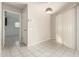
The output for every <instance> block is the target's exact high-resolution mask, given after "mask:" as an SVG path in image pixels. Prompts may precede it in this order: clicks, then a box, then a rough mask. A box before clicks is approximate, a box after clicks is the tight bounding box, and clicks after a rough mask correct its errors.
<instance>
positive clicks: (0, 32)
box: [0, 2, 2, 56]
mask: <svg viewBox="0 0 79 59" xmlns="http://www.w3.org/2000/svg"><path fill="white" fill-rule="evenodd" d="M1 41H2V3H1V2H0V56H1Z"/></svg>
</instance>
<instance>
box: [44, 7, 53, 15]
mask: <svg viewBox="0 0 79 59" xmlns="http://www.w3.org/2000/svg"><path fill="white" fill-rule="evenodd" d="M45 12H46V13H47V14H52V12H53V10H52V8H46V10H45Z"/></svg>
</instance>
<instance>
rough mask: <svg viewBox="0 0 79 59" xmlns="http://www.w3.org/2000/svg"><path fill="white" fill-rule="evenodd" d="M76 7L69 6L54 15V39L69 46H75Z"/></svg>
mask: <svg viewBox="0 0 79 59" xmlns="http://www.w3.org/2000/svg"><path fill="white" fill-rule="evenodd" d="M75 14H76V8H70V9H68V10H65V11H64V12H62V13H59V14H57V15H56V40H57V42H59V43H61V44H64V45H66V46H67V47H69V48H73V49H74V48H75V40H76V36H75V33H76V32H75V31H76V28H75V20H76V15H75Z"/></svg>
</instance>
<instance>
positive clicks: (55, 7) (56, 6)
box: [8, 2, 67, 13]
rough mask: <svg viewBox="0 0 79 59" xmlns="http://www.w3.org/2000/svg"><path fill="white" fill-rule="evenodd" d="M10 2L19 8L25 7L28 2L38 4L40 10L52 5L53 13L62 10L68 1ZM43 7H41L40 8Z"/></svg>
mask: <svg viewBox="0 0 79 59" xmlns="http://www.w3.org/2000/svg"><path fill="white" fill-rule="evenodd" d="M8 4H10V5H13V6H15V7H17V8H20V9H22V8H24V7H25V4H28V5H33V6H37V9H39V10H45V9H46V8H47V7H51V8H52V9H53V13H55V12H57V11H58V10H60V9H61V8H62V7H63V6H65V5H66V4H67V3H66V2H50V3H47V2H40V3H39V2H37V3H36V2H35V3H34V2H31V3H25V2H24V3H23V2H22V3H19V2H8ZM39 7H41V8H39Z"/></svg>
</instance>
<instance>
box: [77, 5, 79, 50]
mask: <svg viewBox="0 0 79 59" xmlns="http://www.w3.org/2000/svg"><path fill="white" fill-rule="evenodd" d="M77 49H78V50H79V6H77Z"/></svg>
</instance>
